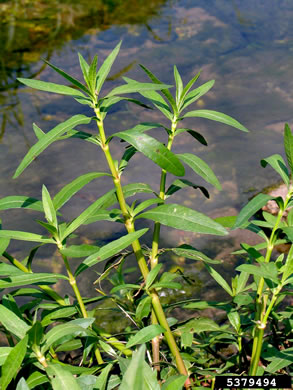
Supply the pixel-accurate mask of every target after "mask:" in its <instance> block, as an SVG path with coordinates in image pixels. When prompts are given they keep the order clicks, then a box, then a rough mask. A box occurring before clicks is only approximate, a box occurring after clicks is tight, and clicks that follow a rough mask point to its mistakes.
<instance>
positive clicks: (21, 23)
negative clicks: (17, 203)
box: [0, 0, 293, 291]
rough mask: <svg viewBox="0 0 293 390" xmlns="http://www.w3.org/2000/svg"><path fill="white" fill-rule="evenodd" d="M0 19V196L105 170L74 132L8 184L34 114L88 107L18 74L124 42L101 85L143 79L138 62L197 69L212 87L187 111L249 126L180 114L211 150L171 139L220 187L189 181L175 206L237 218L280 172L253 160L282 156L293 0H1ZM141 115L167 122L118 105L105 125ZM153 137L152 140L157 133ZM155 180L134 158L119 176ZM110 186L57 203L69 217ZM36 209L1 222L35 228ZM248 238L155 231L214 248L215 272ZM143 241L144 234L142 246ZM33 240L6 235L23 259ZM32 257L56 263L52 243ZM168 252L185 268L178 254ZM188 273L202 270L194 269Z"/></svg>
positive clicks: (185, 71) (87, 237) (90, 235)
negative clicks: (30, 84) (201, 188)
mask: <svg viewBox="0 0 293 390" xmlns="http://www.w3.org/2000/svg"><path fill="white" fill-rule="evenodd" d="M0 16H1V24H0V34H1V39H0V48H1V53H2V56H1V69H0V72H1V73H0V90H1V92H0V104H1V108H0V112H1V119H0V142H1V143H0V166H1V178H0V180H1V186H0V197H1V198H2V197H4V196H8V195H27V196H33V197H38V198H40V196H41V187H42V184H45V185H46V186H47V188H48V189H49V191H50V193H51V194H53V195H54V194H55V193H56V192H57V191H58V190H59V189H60V188H61V187H62V185H63V184H64V183H68V182H70V181H71V180H73V179H74V178H75V177H77V176H79V175H81V174H83V173H86V172H88V171H100V172H102V171H105V170H106V171H107V166H106V164H105V161H104V157H103V155H102V153H101V152H100V151H99V150H97V149H96V148H95V147H94V146H92V145H88V144H86V143H82V142H81V141H78V140H72V141H66V142H58V143H55V144H53V145H52V146H50V148H49V149H48V150H47V151H45V152H44V153H43V154H42V155H41V156H40V157H39V158H38V159H37V160H36V161H35V162H34V163H33V164H31V166H30V167H29V168H27V169H26V170H25V171H24V173H23V174H22V175H21V176H20V178H18V179H17V180H12V176H13V173H14V171H15V169H16V167H17V166H18V164H19V162H20V161H21V159H22V157H23V156H24V155H25V153H26V152H27V150H28V149H29V147H30V146H31V145H33V144H34V143H35V138H34V134H33V131H32V123H33V122H35V123H37V124H38V126H40V127H41V128H42V129H43V130H44V131H48V130H50V129H51V128H52V127H54V126H55V125H56V124H57V123H59V122H60V121H63V120H65V119H67V118H68V117H70V116H71V115H74V114H75V113H77V110H80V111H79V112H82V113H85V114H89V111H88V110H87V108H86V107H84V106H80V105H78V104H77V103H74V102H73V101H72V100H71V99H70V97H68V98H67V97H63V96H56V95H50V94H45V93H43V92H39V91H35V90H31V89H29V88H25V87H23V86H20V85H19V84H17V83H16V81H15V79H16V77H36V78H40V79H42V80H50V81H52V82H61V79H60V77H59V76H58V75H56V74H55V73H54V72H53V71H52V70H51V69H50V68H49V67H47V66H44V63H43V62H42V60H41V58H45V59H48V60H49V61H50V62H52V63H54V64H55V65H57V66H59V67H61V68H63V69H64V70H65V71H67V72H69V73H71V74H72V75H73V76H75V77H79V78H80V77H81V75H80V72H79V67H78V58H77V52H80V53H82V55H83V56H84V57H85V58H86V59H91V58H93V56H94V55H95V54H96V53H98V55H99V62H100V63H101V62H102V60H103V59H104V58H105V57H106V56H107V55H108V54H109V52H110V51H111V50H112V49H113V48H114V47H115V45H116V44H117V43H118V42H119V41H120V40H121V39H122V40H123V44H122V49H121V52H120V54H119V57H118V60H117V61H116V63H115V64H114V66H113V69H112V72H111V77H110V81H109V83H107V84H106V85H105V89H104V92H105V93H106V92H107V90H108V89H109V88H110V87H113V86H115V85H118V84H119V83H120V81H118V80H117V79H118V77H119V76H121V75H122V76H124V75H127V76H129V77H131V78H134V79H137V80H141V81H143V80H146V78H145V76H144V74H143V72H142V71H141V70H140V68H139V67H138V64H139V63H142V64H144V65H145V66H147V67H149V68H150V69H151V70H152V71H153V73H155V74H156V75H157V76H158V77H159V78H160V79H161V80H162V81H164V82H166V83H170V84H173V83H174V80H173V65H174V64H176V65H177V67H178V69H179V72H180V73H181V75H182V78H183V81H184V83H186V82H187V81H188V80H190V79H191V77H193V76H194V75H195V74H196V73H197V72H198V71H199V70H201V77H200V83H204V82H206V81H208V80H210V79H215V80H216V84H215V86H214V88H213V89H212V90H211V91H210V92H209V93H208V94H207V95H206V96H204V97H203V98H202V99H200V101H198V103H197V105H194V109H196V108H209V109H213V110H217V111H222V112H224V113H227V114H228V115H231V116H233V117H235V118H236V119H238V120H239V121H240V122H241V123H243V124H244V125H245V126H246V127H247V128H248V129H249V130H250V133H248V134H247V133H242V132H240V131H237V130H235V129H232V128H229V127H227V126H224V125H221V124H216V123H214V122H209V121H207V120H206V121H201V120H197V119H196V120H195V119H189V120H186V121H185V122H184V126H185V127H190V128H193V129H195V130H198V131H200V132H202V133H203V135H204V136H205V137H206V139H207V140H208V143H209V146H208V147H207V148H206V147H204V146H201V145H199V144H197V143H196V142H195V141H194V142H191V139H190V138H189V136H188V135H186V136H185V135H183V136H182V137H180V138H179V137H178V143H177V145H175V147H174V151H175V152H183V151H184V152H193V153H196V154H197V155H198V156H199V157H201V158H203V159H204V160H205V161H206V162H207V163H208V164H209V165H210V166H211V167H212V169H213V170H214V171H215V173H216V175H217V177H218V178H219V180H220V182H221V183H222V186H223V191H221V192H218V191H217V190H215V189H214V188H212V187H211V186H207V187H208V190H209V192H210V199H209V200H207V199H205V198H203V197H202V195H201V193H199V192H196V191H194V190H192V189H190V190H187V191H185V192H183V191H181V192H179V193H178V195H177V194H176V195H175V196H174V202H182V203H183V204H185V205H187V206H190V207H192V208H194V209H196V210H198V211H201V212H204V213H207V214H208V215H210V216H212V217H215V216H220V215H233V214H234V215H235V214H236V213H237V212H238V211H239V209H240V208H241V207H242V206H243V205H244V204H245V202H246V201H247V199H248V198H249V197H250V196H251V195H252V194H255V193H257V192H258V191H260V190H261V189H262V188H264V187H266V186H267V185H270V184H272V183H274V182H276V181H277V180H278V177H277V174H275V173H274V172H272V171H271V170H270V168H267V169H266V170H264V169H263V168H261V166H260V164H259V160H260V159H261V158H263V157H267V156H269V155H271V154H273V153H280V154H283V146H282V131H283V128H284V123H285V122H288V123H289V124H290V123H291V125H292V124H293V123H292V122H293V121H292V106H293V97H292V93H291V91H292V84H293V81H292V80H293V77H292V76H293V66H292V62H293V51H292V50H293V30H292V24H291V21H292V16H293V5H292V3H291V2H289V1H285V0H284V1H281V0H280V1H278V2H276V1H274V0H266V1H261V0H247V1H245V2H243V1H240V0H239V1H236V0H235V1H230V2H227V1H225V0H210V1H208V2H207V1H205V0H202V1H200V0H199V1H193V0H178V1H164V0H158V1H155V0H153V1H148V2H147V3H146V2H145V1H131V0H129V1H121V2H120V1H119V2H118V1H117V2H114V1H92V2H89V1H88V0H87V1H84V0H80V1H74V2H72V1H70V2H69V1H68V2H67V1H55V2H54V4H52V2H51V1H50V2H49V1H36V2H30V3H27V2H25V1H20V0H18V1H17V0H15V1H14V2H10V1H9V2H8V1H2V2H1V3H0ZM139 121H163V120H162V117H161V116H159V115H158V114H157V113H153V112H150V111H145V110H144V109H141V108H138V107H136V106H133V105H129V104H126V103H121V104H119V105H117V106H116V107H115V109H114V110H113V111H112V113H111V115H110V116H109V117H108V118H107V121H106V129H107V133H108V135H109V134H111V133H114V132H115V131H118V130H122V129H127V128H130V127H131V126H132V125H134V124H136V123H137V122H139ZM165 124H167V123H165ZM92 126H93V125H92ZM151 134H152V135H157V132H156V131H155V132H152V133H151ZM160 134H161V135H159V136H158V137H159V139H160V140H164V138H163V135H162V133H160ZM111 147H112V152H113V154H114V155H115V156H116V157H115V158H118V157H119V155H120V154H119V153H120V145H119V142H117V141H115V140H114V141H113V142H112V143H111ZM187 172H188V179H189V180H191V181H194V182H195V183H196V184H201V185H202V184H203V181H201V180H200V179H198V178H196V177H195V176H194V174H192V172H191V171H188V170H187ZM158 179H159V169H157V168H156V167H154V165H153V164H152V163H151V162H149V161H148V160H146V159H145V158H144V157H143V156H138V155H137V156H135V157H134V158H133V160H132V162H131V163H130V164H129V168H128V171H126V175H125V177H124V179H123V180H124V181H123V184H126V183H128V182H135V181H145V182H147V183H149V184H150V185H151V186H153V187H154V189H155V190H158ZM170 180H171V178H169V181H168V183H170ZM110 188H111V181H110V180H104V181H103V179H98V180H97V181H96V182H95V183H92V184H90V185H89V186H88V187H86V189H85V190H83V191H81V192H80V193H79V194H78V196H76V197H75V198H74V199H73V200H72V201H71V202H70V203H69V204H68V205H66V207H64V210H63V211H64V217H65V218H66V220H70V219H72V218H74V217H75V216H76V215H78V213H79V212H81V211H82V210H83V209H85V208H86V207H87V206H88V205H89V202H90V201H93V200H94V199H96V196H97V195H99V194H103V193H104V192H105V191H106V190H107V189H110ZM35 217H36V218H39V215H35V214H34V213H33V212H30V211H26V212H25V211H20V210H12V211H8V212H6V211H5V212H1V218H2V223H3V228H4V229H15V230H25V229H27V230H28V231H32V232H38V233H40V232H42V230H41V227H38V225H36V224H35V222H33V219H34V218H35ZM141 224H142V223H140V224H139V226H140V225H141ZM79 233H80V236H81V238H80V239H81V241H82V242H89V243H96V242H107V241H109V240H112V239H113V238H116V237H119V236H120V235H121V234H123V233H124V229H123V227H122V226H121V225H118V226H116V225H113V224H111V223H105V224H103V225H101V224H94V225H89V226H87V227H82V228H81V229H80V230H79ZM246 238H247V237H243V236H239V234H238V233H233V234H232V235H231V236H230V237H229V238H227V239H226V238H225V239H214V238H213V237H212V236H206V237H204V238H202V237H198V236H197V235H195V234H189V233H179V234H178V232H175V233H174V232H172V231H171V230H169V229H167V228H165V227H163V228H162V239H163V244H164V245H166V246H168V247H171V246H176V245H178V244H180V243H183V242H188V243H189V244H191V245H195V246H197V247H198V248H201V249H203V250H205V251H207V252H208V253H209V254H211V255H213V256H219V257H222V256H224V257H225V259H226V262H225V265H224V266H222V268H223V269H224V270H225V269H226V270H227V271H228V272H230V271H229V270H230V269H231V264H232V262H233V261H235V259H234V260H233V257H231V256H230V255H229V253H230V251H231V250H232V249H234V247H235V246H237V245H238V244H239V242H240V241H242V240H244V239H246ZM248 238H249V239H251V240H253V238H251V237H248ZM149 240H150V236H147V237H146V243H147V244H149V243H150V241H149ZM250 242H253V241H250ZM28 248H31V243H21V242H13V243H12V244H11V246H10V251H11V252H12V253H13V254H14V255H15V256H16V257H18V258H23V257H24V256H25V251H26V250H27V249H28ZM39 259H41V260H39V264H41V267H42V269H52V267H53V269H54V270H55V271H58V270H59V271H60V270H61V268H60V265H59V261H58V257H57V254H56V253H55V252H54V251H52V249H51V248H49V249H45V248H44V249H42V250H41V251H40V255H39ZM165 260H166V261H168V260H170V264H173V263H174V261H175V262H177V263H179V264H181V263H180V259H178V258H172V259H167V258H166V259H165ZM192 269H193V270H194V267H193V268H192ZM192 272H197V273H200V272H201V270H200V268H198V267H197V268H196V271H192ZM94 277H95V276H93V278H94ZM93 280H94V279H93ZM90 286H91V280H90V281H88V282H87V283H86V286H85V287H84V290H87V291H88V290H90V291H92V287H90Z"/></svg>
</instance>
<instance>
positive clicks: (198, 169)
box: [177, 153, 222, 190]
mask: <svg viewBox="0 0 293 390" xmlns="http://www.w3.org/2000/svg"><path fill="white" fill-rule="evenodd" d="M177 157H178V158H179V160H181V161H183V162H184V163H185V164H187V165H188V166H189V167H190V168H191V169H192V170H193V171H194V172H195V173H197V174H198V175H199V176H201V177H202V178H203V179H204V180H205V181H207V182H208V183H210V184H212V185H213V186H214V187H216V188H217V189H218V190H221V189H222V187H221V184H220V183H219V180H218V179H217V177H216V176H215V174H214V172H213V171H212V169H211V168H210V167H209V166H208V164H207V163H205V162H204V161H203V160H202V159H201V158H199V157H197V156H195V155H194V154H190V153H183V154H177Z"/></svg>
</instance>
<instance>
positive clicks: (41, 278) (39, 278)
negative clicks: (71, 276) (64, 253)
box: [0, 273, 68, 288]
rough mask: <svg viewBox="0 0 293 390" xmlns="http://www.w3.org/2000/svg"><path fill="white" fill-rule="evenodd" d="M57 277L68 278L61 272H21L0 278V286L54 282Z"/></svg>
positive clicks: (8, 286)
mask: <svg viewBox="0 0 293 390" xmlns="http://www.w3.org/2000/svg"><path fill="white" fill-rule="evenodd" d="M58 279H65V280H68V278H67V277H66V276H65V275H61V274H48V273H23V274H22V275H20V274H17V275H14V276H10V277H9V278H5V279H0V288H10V287H19V286H27V285H30V284H46V283H48V284H55V283H56V282H57V280H58Z"/></svg>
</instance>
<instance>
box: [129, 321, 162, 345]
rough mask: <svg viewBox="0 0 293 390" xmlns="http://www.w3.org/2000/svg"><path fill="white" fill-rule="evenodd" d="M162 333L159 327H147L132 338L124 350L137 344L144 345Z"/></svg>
mask: <svg viewBox="0 0 293 390" xmlns="http://www.w3.org/2000/svg"><path fill="white" fill-rule="evenodd" d="M164 332H165V329H164V328H163V327H162V326H161V325H149V326H147V327H145V328H143V329H141V330H140V331H138V332H137V333H136V334H135V335H134V336H132V337H131V338H130V339H129V341H128V343H127V344H126V348H130V347H133V346H134V345H138V344H144V343H146V342H148V341H150V340H152V339H153V338H154V337H156V336H158V335H159V334H161V333H164Z"/></svg>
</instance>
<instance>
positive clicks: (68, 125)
mask: <svg viewBox="0 0 293 390" xmlns="http://www.w3.org/2000/svg"><path fill="white" fill-rule="evenodd" d="M90 121H91V118H88V117H87V116H85V115H74V116H73V117H71V118H70V119H67V120H66V121H65V122H63V123H60V124H59V125H57V126H56V127H54V128H53V129H52V130H50V131H49V132H48V133H46V135H44V136H43V137H42V138H41V139H40V140H39V141H38V142H37V143H36V144H35V145H33V146H32V147H31V148H30V150H29V151H28V153H27V154H26V155H25V157H24V158H23V160H22V162H21V163H20V165H19V166H18V168H17V169H16V171H15V174H14V176H13V178H14V179H15V178H16V177H17V176H19V175H20V174H21V172H22V171H23V170H24V169H25V168H26V167H27V166H28V165H29V164H30V163H31V162H32V161H33V160H34V159H35V158H36V157H37V156H38V155H39V154H41V153H42V152H43V151H44V150H45V149H46V148H47V147H48V146H49V145H50V144H51V143H53V142H54V141H56V139H57V138H58V137H60V136H61V135H62V134H64V133H65V132H66V131H68V130H70V129H72V128H73V127H74V126H77V125H81V124H87V123H90Z"/></svg>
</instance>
